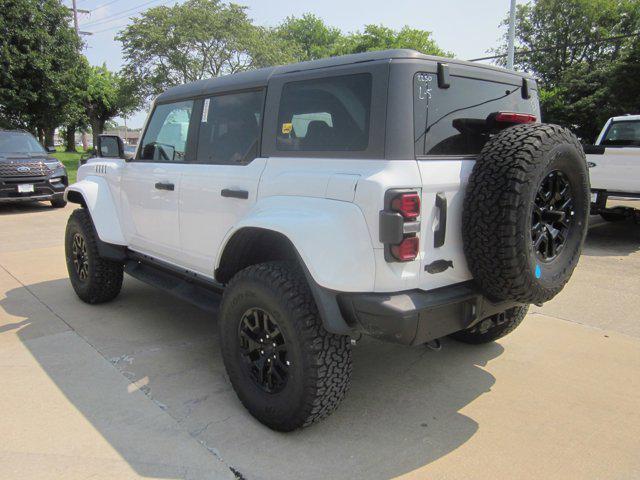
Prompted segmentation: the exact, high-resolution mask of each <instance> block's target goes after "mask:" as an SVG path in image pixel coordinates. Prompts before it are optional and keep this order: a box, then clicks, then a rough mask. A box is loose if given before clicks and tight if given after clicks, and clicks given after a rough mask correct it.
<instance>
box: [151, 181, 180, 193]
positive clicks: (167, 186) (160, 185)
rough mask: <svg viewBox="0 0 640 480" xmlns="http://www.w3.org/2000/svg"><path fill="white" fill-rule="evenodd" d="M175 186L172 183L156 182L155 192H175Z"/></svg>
mask: <svg viewBox="0 0 640 480" xmlns="http://www.w3.org/2000/svg"><path fill="white" fill-rule="evenodd" d="M175 188H176V186H175V185H174V184H173V183H166V182H158V183H156V189H157V190H168V191H170V192H173V191H174V190H175Z"/></svg>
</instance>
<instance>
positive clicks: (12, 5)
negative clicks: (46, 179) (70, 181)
mask: <svg viewBox="0 0 640 480" xmlns="http://www.w3.org/2000/svg"><path fill="white" fill-rule="evenodd" d="M0 8H1V9H2V15H0V126H2V127H5V128H15V127H22V128H27V129H29V130H32V131H36V130H38V131H39V132H40V133H41V132H42V131H43V130H48V131H52V130H53V129H54V128H55V127H57V126H58V125H59V124H61V123H63V122H64V121H65V120H66V119H65V117H66V116H67V115H68V113H69V110H68V106H69V103H70V101H71V100H70V99H71V97H72V95H71V92H70V90H72V89H73V88H75V86H74V78H75V71H76V69H77V68H79V64H80V58H81V56H80V54H79V53H78V50H79V46H80V45H79V40H78V38H77V36H76V34H75V32H74V31H73V29H72V28H71V27H70V26H69V24H70V23H69V22H70V14H69V11H68V10H67V9H66V8H65V7H64V6H63V5H62V4H61V3H60V2H59V1H58V0H18V1H9V0H3V1H2V2H0Z"/></svg>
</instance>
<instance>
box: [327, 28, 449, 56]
mask: <svg viewBox="0 0 640 480" xmlns="http://www.w3.org/2000/svg"><path fill="white" fill-rule="evenodd" d="M392 48H409V49H413V50H417V51H419V52H422V53H425V54H427V55H437V56H441V57H452V56H453V54H452V53H450V52H445V51H444V50H442V49H441V48H440V47H438V45H437V44H436V42H435V40H433V38H431V32H428V31H426V30H418V29H415V28H410V27H408V26H405V27H404V28H402V29H401V30H399V31H398V30H393V29H391V28H388V27H385V26H383V25H366V26H365V28H364V31H363V32H356V33H352V34H349V35H347V36H346V37H344V38H343V39H342V41H341V42H340V45H339V46H338V48H337V49H336V50H335V52H334V54H337V55H344V54H347V53H361V52H369V51H373V50H387V49H392Z"/></svg>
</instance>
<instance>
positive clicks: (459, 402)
mask: <svg viewBox="0 0 640 480" xmlns="http://www.w3.org/2000/svg"><path fill="white" fill-rule="evenodd" d="M26 289H28V291H29V292H32V293H33V294H34V295H36V296H37V297H38V299H39V300H40V302H42V303H44V304H45V305H47V307H48V308H49V309H50V311H51V312H53V313H54V314H55V316H57V317H58V318H60V319H63V320H64V323H65V324H66V325H68V326H69V327H70V328H72V329H73V330H75V332H76V333H77V334H78V335H80V337H82V339H84V341H86V342H87V343H88V344H89V345H91V346H92V347H93V348H95V349H96V350H97V351H98V352H99V353H100V354H101V355H102V356H103V357H104V358H105V359H107V360H108V361H109V362H110V363H111V364H112V365H113V366H114V367H115V368H117V369H118V370H119V371H120V373H121V374H122V375H124V376H125V377H126V378H127V379H128V380H129V381H130V382H136V383H135V384H136V385H139V386H140V389H141V390H142V391H143V392H144V393H145V394H146V395H147V396H148V397H149V398H151V399H152V400H153V401H154V402H155V403H156V405H157V406H158V408H160V409H162V410H164V411H165V412H166V413H168V414H169V415H171V416H172V417H173V418H174V419H175V420H176V421H177V422H178V423H179V424H180V425H181V426H183V427H184V428H185V429H186V430H187V431H188V432H189V433H190V434H191V436H192V437H193V438H195V439H196V440H197V441H198V442H200V444H201V445H203V446H204V447H206V448H207V449H208V450H209V451H210V452H212V454H214V455H216V456H219V457H220V458H222V459H223V461H224V462H226V463H227V465H233V469H234V473H235V471H237V472H240V473H236V476H238V478H246V479H253V478H263V479H272V478H273V479H275V478H277V479H287V478H291V479H299V478H305V479H315V478H318V479H326V478H332V479H334V478H336V479H337V478H349V479H351V478H367V479H376V478H380V479H382V478H389V477H393V476H397V475H401V474H404V473H408V472H411V471H413V470H415V469H417V468H419V467H421V466H424V465H426V464H429V463H430V462H433V461H434V460H436V459H438V458H440V457H442V456H444V455H446V454H448V453H450V452H452V451H453V450H455V449H457V448H458V447H460V446H461V445H463V444H464V443H465V442H467V441H468V440H469V439H470V438H471V437H472V436H473V435H474V434H475V433H476V432H477V431H478V428H479V425H478V423H477V422H476V421H474V420H473V418H470V417H468V416H466V415H464V414H462V413H460V410H461V409H463V408H464V407H465V406H467V405H468V404H470V403H471V402H473V401H474V400H476V399H477V398H478V397H480V396H481V395H482V394H483V393H485V392H488V391H489V390H490V389H491V387H492V385H493V384H494V383H495V378H494V377H493V376H492V375H491V374H490V373H488V372H487V371H486V370H485V369H484V368H483V367H485V366H486V365H487V363H488V362H490V361H491V360H492V359H494V358H496V357H497V356H499V355H500V354H501V353H502V352H503V348H502V346H501V345H500V344H498V343H492V344H487V345H483V346H469V345H464V344H459V343H456V342H454V341H450V340H444V341H443V347H442V349H441V350H440V351H434V350H431V349H429V348H426V347H405V346H400V345H393V344H387V343H381V342H377V341H374V340H370V339H365V340H363V341H361V342H359V343H358V345H357V346H356V347H354V351H353V355H354V370H353V378H352V387H351V390H350V392H349V394H348V396H347V398H346V400H345V401H344V402H343V404H342V405H341V406H340V408H339V409H338V410H337V411H336V412H335V413H334V414H333V415H331V416H330V417H328V418H327V419H325V420H324V421H323V422H321V423H319V424H317V425H314V426H311V427H309V428H306V429H303V430H299V431H296V432H292V433H288V434H282V433H277V432H273V431H271V430H269V429H268V428H266V427H264V426H263V425H261V424H260V423H258V422H257V421H255V420H254V419H253V418H252V417H251V416H250V415H249V414H248V413H247V412H246V410H245V409H244V408H243V407H242V405H241V404H240V402H239V401H238V399H237V398H236V396H235V394H234V392H233V389H232V388H231V385H230V384H229V381H228V378H227V376H226V374H225V372H224V366H223V364H222V359H221V357H220V354H219V351H218V338H217V331H216V322H215V318H212V317H214V316H212V315H211V314H208V313H206V312H203V311H201V310H199V309H197V308H195V307H192V306H191V305H188V304H185V303H182V302H180V301H178V300H174V299H173V298H171V297H168V296H167V295H166V294H165V293H164V292H162V291H160V290H157V289H154V288H152V287H149V286H146V285H143V284H141V283H139V282H137V281H136V280H133V279H129V278H127V280H126V282H125V287H124V288H123V291H122V293H121V295H120V296H119V297H118V298H117V299H116V300H115V301H113V302H111V303H109V304H105V305H100V306H89V305H85V304H84V303H82V302H80V301H79V300H78V299H77V298H76V297H75V295H74V294H73V291H72V290H71V288H70V286H69V284H68V280H67V279H59V280H53V281H49V282H42V283H37V284H32V285H28V286H27V287H26V288H25V287H20V288H15V289H13V290H11V291H9V292H7V293H6V297H5V298H4V299H2V300H0V307H2V308H3V309H4V310H5V311H7V313H9V314H10V315H13V316H17V317H19V318H18V321H16V322H15V323H14V324H13V325H11V326H10V327H11V328H14V329H16V330H17V332H16V333H17V335H18V336H19V338H20V340H21V341H22V342H23V343H24V345H26V347H27V348H28V349H29V351H30V353H31V354H32V355H33V357H34V358H35V359H36V360H37V361H38V362H39V364H40V365H41V367H42V368H43V369H44V371H46V373H47V374H48V376H49V377H50V378H51V379H52V380H53V381H54V382H55V384H56V385H57V386H58V388H59V389H60V390H61V391H62V392H63V393H64V394H65V396H66V398H67V399H68V400H69V401H70V402H71V403H72V404H73V405H74V406H75V407H76V408H77V409H78V410H79V411H80V412H82V414H83V415H84V416H85V417H86V419H87V420H89V421H90V422H91V424H92V425H93V426H94V427H95V428H96V430H97V431H99V432H100V433H101V435H102V436H103V437H104V438H105V439H106V440H107V441H108V442H109V443H110V444H111V445H112V446H113V448H114V449H116V450H117V451H118V452H119V454H120V455H121V456H122V458H124V459H125V460H126V461H127V462H128V463H129V464H131V466H132V468H134V469H135V471H136V472H137V473H139V474H140V475H144V476H154V477H156V478H174V476H175V471H173V470H171V471H170V470H167V471H159V470H158V468H159V467H158V465H154V466H148V465H145V464H144V462H142V463H141V462H140V461H139V458H137V457H135V456H134V454H133V453H132V450H131V448H130V447H131V440H130V439H129V438H127V435H128V433H127V432H126V431H123V430H122V429H118V428H114V426H113V424H112V420H113V411H114V409H117V408H118V406H117V405H109V408H104V406H103V405H101V404H100V400H99V399H96V398H95V397H92V396H87V395H85V394H82V392H83V391H85V390H86V389H91V388H93V387H94V386H93V385H92V384H91V380H92V376H91V375H90V374H88V375H84V376H83V375H80V376H73V375H70V374H69V369H67V368H64V366H63V365H61V364H60V359H59V358H57V357H55V356H52V354H51V352H50V342H42V341H38V340H40V339H41V338H42V335H43V334H42V331H43V330H46V327H43V319H42V318H38V316H37V315H36V316H35V318H34V314H33V313H32V312H33V311H34V309H33V308H32V307H29V306H27V305H26V304H25V302H24V301H21V300H20V299H24V298H25V295H26V296H28V295H27V292H26V291H25V290H26ZM30 312H31V313H30ZM22 319H24V320H22ZM67 332H68V331H67ZM82 382H87V384H86V385H82ZM127 390H129V389H127ZM44 401H46V400H44V399H43V402H44ZM107 411H110V412H111V413H110V414H109V413H105V412H107ZM140 428H142V429H143V428H144V425H140ZM149 441H150V442H151V443H150V445H149V446H147V448H153V442H152V440H151V439H150V440H149ZM167 468H168V467H167ZM160 470H162V469H160ZM328 472H331V473H330V474H329V473H328Z"/></svg>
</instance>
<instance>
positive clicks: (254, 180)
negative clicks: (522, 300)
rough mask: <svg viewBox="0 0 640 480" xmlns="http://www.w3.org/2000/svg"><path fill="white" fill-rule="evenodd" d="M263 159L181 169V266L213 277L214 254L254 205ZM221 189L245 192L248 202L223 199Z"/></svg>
mask: <svg viewBox="0 0 640 480" xmlns="http://www.w3.org/2000/svg"><path fill="white" fill-rule="evenodd" d="M265 165H266V159H264V158H256V159H255V160H254V161H253V162H251V163H249V164H248V165H205V164H186V165H182V166H181V167H182V168H181V170H182V182H181V185H180V196H179V198H180V238H181V242H180V244H181V252H182V253H181V257H180V266H183V267H186V268H188V269H190V270H193V271H194V272H197V273H200V274H201V275H205V276H208V277H213V272H214V268H215V263H216V260H217V258H216V254H217V253H218V250H219V248H220V245H221V244H222V242H223V241H224V239H225V237H226V236H227V234H228V233H229V232H230V231H231V230H233V229H235V227H236V226H237V225H238V223H239V222H240V221H242V219H243V218H245V217H246V216H247V215H248V214H249V213H250V211H251V210H252V206H253V205H254V204H255V203H256V198H257V193H258V182H259V181H260V175H261V174H262V171H263V170H264V167H265ZM223 189H231V190H243V191H246V192H248V194H249V198H248V199H246V200H245V199H239V198H229V197H223V196H222V195H221V192H222V190H223Z"/></svg>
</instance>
